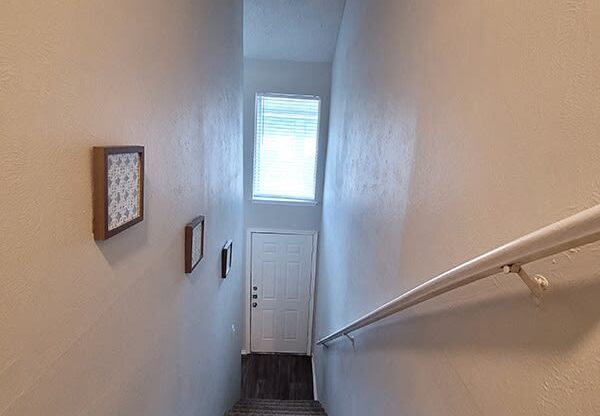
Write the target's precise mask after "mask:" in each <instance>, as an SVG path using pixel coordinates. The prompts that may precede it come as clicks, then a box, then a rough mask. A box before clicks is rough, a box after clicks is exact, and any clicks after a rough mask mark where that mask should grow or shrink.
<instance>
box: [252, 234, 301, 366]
mask: <svg viewBox="0 0 600 416" xmlns="http://www.w3.org/2000/svg"><path fill="white" fill-rule="evenodd" d="M251 244H252V247H251V251H252V259H251V262H252V264H251V273H252V277H251V278H252V284H251V286H252V293H251V296H252V295H257V297H256V299H254V298H253V299H252V302H251V305H252V307H251V313H250V319H251V323H250V333H251V337H250V338H251V350H252V351H254V352H290V353H301V354H306V353H307V352H308V325H309V319H308V318H309V305H310V297H311V293H310V288H311V281H312V271H313V270H312V255H313V238H312V235H301V234H270V233H253V234H252V240H251ZM254 288H256V289H254Z"/></svg>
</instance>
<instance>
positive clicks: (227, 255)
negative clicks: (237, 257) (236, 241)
mask: <svg viewBox="0 0 600 416" xmlns="http://www.w3.org/2000/svg"><path fill="white" fill-rule="evenodd" d="M232 245H233V241H231V240H227V242H226V243H225V245H224V246H223V250H221V277H222V278H223V279H225V278H226V277H227V275H228V274H229V272H230V271H231V261H232V258H233V249H232Z"/></svg>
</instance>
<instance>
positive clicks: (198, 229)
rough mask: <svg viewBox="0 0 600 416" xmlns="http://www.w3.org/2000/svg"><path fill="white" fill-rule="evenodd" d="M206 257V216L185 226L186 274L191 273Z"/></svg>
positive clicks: (201, 216)
mask: <svg viewBox="0 0 600 416" xmlns="http://www.w3.org/2000/svg"><path fill="white" fill-rule="evenodd" d="M203 257H204V216H203V215H200V216H199V217H197V218H194V220H193V221H192V222H190V223H189V224H188V225H186V226H185V272H186V273H191V272H192V271H193V270H194V268H195V267H196V266H197V265H198V263H200V260H202V258H203Z"/></svg>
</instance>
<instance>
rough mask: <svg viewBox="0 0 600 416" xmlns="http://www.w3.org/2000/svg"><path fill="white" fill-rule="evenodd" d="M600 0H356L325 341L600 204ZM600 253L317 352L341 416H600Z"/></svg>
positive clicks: (339, 97) (335, 124) (323, 264)
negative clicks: (485, 256)
mask: <svg viewBox="0 0 600 416" xmlns="http://www.w3.org/2000/svg"><path fill="white" fill-rule="evenodd" d="M599 86H600V3H598V2H596V1H591V0H590V1H547V0H535V1H518V0H514V1H513V0H510V1H480V0H460V1H446V0H439V1H437V0H429V1H400V0H373V1H370V2H363V1H361V0H348V2H347V5H346V10H345V16H344V20H343V24H342V29H341V33H340V36H339V39H338V47H337V51H336V58H335V62H334V68H333V88H332V108H331V120H330V134H329V148H328V159H327V169H326V179H325V182H326V183H325V201H324V208H323V209H324V210H323V222H322V234H321V237H322V238H321V241H320V250H321V252H320V260H321V261H320V270H319V287H318V308H317V309H318V310H317V318H316V319H317V331H316V333H317V335H324V334H326V333H328V332H329V331H331V330H333V329H336V328H337V327H338V326H340V325H342V324H344V323H347V322H349V321H350V320H352V319H354V318H357V317H358V316H359V315H361V314H363V313H365V312H368V311H369V310H371V309H372V308H374V307H376V306H379V305H380V304H381V303H383V302H385V301H387V300H389V299H391V298H393V297H394V296H395V295H398V294H400V293H401V292H402V291H405V290H407V289H410V288H411V287H413V286H415V285H417V284H419V283H421V282H423V281H425V280H426V279H427V278H429V277H432V276H433V275H435V274H437V273H439V272H442V271H444V270H447V269H448V268H450V267H451V266H454V265H456V264H458V263H460V262H462V261H465V260H467V259H469V258H471V257H473V256H475V255H478V254H480V253H482V252H484V251H486V250H489V249H491V248H494V247H495V246H497V245H499V244H501V243H503V242H507V241H510V240H511V239H514V238H516V237H519V236H520V235H522V234H525V233H527V232H529V231H532V230H534V229H537V228H539V227H541V226H543V225H546V224H548V223H551V222H554V221H556V220H559V219H561V218H564V217H566V216H568V215H570V214H573V213H575V212H578V211H580V210H582V209H584V208H587V207H589V206H592V205H594V204H597V203H600V181H599V179H598V178H599V176H598V172H599V170H600V138H599V137H600V88H599ZM598 264H600V245H593V246H591V247H587V248H584V249H581V250H573V251H572V252H568V253H564V254H561V255H558V256H555V257H554V258H551V259H547V260H544V261H541V262H538V263H537V264H531V265H529V266H528V267H527V268H528V269H529V270H530V271H531V272H532V273H539V272H543V273H545V274H546V275H547V277H548V278H549V279H550V280H551V282H552V285H553V286H552V289H551V291H550V293H549V294H548V295H547V299H546V302H545V304H544V305H543V306H542V307H541V308H538V309H536V308H535V307H534V305H533V303H532V302H531V300H530V299H529V297H528V292H527V290H526V289H525V287H524V285H523V284H522V283H521V282H520V281H519V280H518V279H516V278H514V277H508V276H497V277H495V278H494V279H488V280H485V281H481V282H478V283H476V284H474V285H473V286H470V287H467V288H463V289H460V290H458V291H456V292H453V293H452V294H449V295H446V296H444V297H442V298H438V299H436V300H434V301H431V302H429V303H426V304H423V305H421V306H419V307H417V308H415V309H413V310H410V311H406V313H404V314H402V315H400V316H397V317H395V318H392V319H390V320H387V321H385V322H382V323H381V324H380V325H379V326H376V327H374V328H371V329H365V330H362V331H360V332H358V333H357V334H356V346H355V349H354V350H353V349H352V346H351V345H350V343H349V342H347V341H345V340H340V341H338V342H336V343H335V344H332V345H331V347H330V348H329V349H328V350H326V351H324V350H322V349H321V348H318V349H317V369H318V371H317V377H318V387H319V394H320V396H321V398H322V399H323V400H324V402H325V403H326V405H327V408H328V410H329V414H330V415H331V416H342V415H344V416H354V415H355V416H358V415H365V414H371V415H386V416H387V415H412V416H416V415H427V416H432V415H445V416H453V415H456V416H459V415H460V416H465V415H486V416H488V415H494V416H496V415H497V416H506V415H528V416H531V415H553V416H554V415H556V416H559V415H561V416H562V415H567V414H568V415H577V416H584V415H585V416H589V415H597V414H600V395H599V394H598V389H600V355H599V351H600V327H599V325H598V324H599V320H600V302H599V301H598V299H600V279H599V277H600V275H599V272H598Z"/></svg>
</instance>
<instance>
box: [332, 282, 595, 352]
mask: <svg viewBox="0 0 600 416" xmlns="http://www.w3.org/2000/svg"><path fill="white" fill-rule="evenodd" d="M578 280H579V279H578ZM551 282H552V283H554V285H553V287H551V290H550V291H549V292H548V293H547V294H546V296H545V298H544V301H543V304H542V306H541V307H536V306H535V305H534V303H533V300H532V299H530V297H529V292H528V290H527V289H526V288H525V287H524V286H523V287H522V288H520V290H514V291H513V290H511V291H510V293H508V294H504V295H500V296H498V294H497V293H496V294H494V293H492V295H493V297H487V298H486V299H478V300H477V301H471V302H466V303H465V302H461V303H458V304H456V305H453V306H451V307H446V306H443V305H447V300H446V301H445V300H444V296H442V297H440V298H437V299H436V300H433V301H430V302H431V304H432V305H433V308H429V309H430V310H428V311H426V312H422V311H419V309H420V308H421V307H417V308H416V309H415V310H412V311H410V312H408V311H406V312H405V313H404V315H403V314H402V312H401V313H400V314H399V315H397V316H396V317H391V318H389V319H388V320H385V321H383V322H382V323H381V324H380V325H377V326H375V327H372V328H366V329H364V330H362V331H358V332H357V333H355V336H356V337H355V350H356V352H357V353H360V352H366V351H368V350H373V351H377V350H381V351H384V350H394V351H402V350H420V351H427V350H445V351H461V352H469V351H470V350H472V351H473V352H475V351H477V352H481V351H482V350H485V351H491V352H502V351H505V352H506V351H522V350H525V349H527V350H531V349H533V350H536V351H539V352H548V353H549V354H550V353H551V354H556V353H568V352H569V351H570V350H571V349H573V348H574V347H575V346H576V345H577V344H578V343H579V342H580V341H581V340H583V338H585V336H586V334H588V333H589V332H590V331H591V330H593V329H594V327H595V326H596V325H597V323H598V321H599V320H600V302H598V299H600V275H599V274H598V272H594V273H591V272H590V273H589V274H588V275H587V276H581V282H579V283H577V285H575V284H569V285H566V284H564V282H563V283H562V284H561V282H559V281H552V279H551ZM515 284H521V282H520V281H517V282H515ZM515 289H516V288H515ZM453 303H454V302H453ZM422 306H424V305H422ZM428 306H431V305H428ZM432 309H435V310H432ZM330 348H331V349H337V350H339V351H349V350H351V349H352V345H351V344H350V342H348V341H347V340H345V339H339V340H337V341H334V342H332V343H331V344H330ZM324 361H325V362H326V361H327V360H324Z"/></svg>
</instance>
